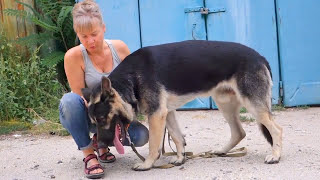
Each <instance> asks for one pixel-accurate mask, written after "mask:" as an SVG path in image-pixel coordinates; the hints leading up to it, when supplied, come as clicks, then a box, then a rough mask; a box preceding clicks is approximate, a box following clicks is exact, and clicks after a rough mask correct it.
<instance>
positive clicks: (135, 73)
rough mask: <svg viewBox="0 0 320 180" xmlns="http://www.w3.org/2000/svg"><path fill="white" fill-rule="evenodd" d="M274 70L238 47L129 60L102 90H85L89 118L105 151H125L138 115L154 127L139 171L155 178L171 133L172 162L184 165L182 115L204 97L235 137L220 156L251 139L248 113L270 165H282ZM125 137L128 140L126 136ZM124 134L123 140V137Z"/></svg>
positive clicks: (206, 46)
mask: <svg viewBox="0 0 320 180" xmlns="http://www.w3.org/2000/svg"><path fill="white" fill-rule="evenodd" d="M271 76H272V75H271V70H270V66H269V64H268V62H267V61H266V59H265V58H264V57H263V56H261V55H260V54H259V53H257V52H256V51H255V50H253V49H251V48H249V47H246V46H244V45H241V44H238V43H232V42H219V41H202V40H192V41H183V42H177V43H169V44H163V45H157V46H149V47H144V48H141V49H139V50H137V51H135V52H134V53H132V54H130V55H129V56H127V57H126V58H125V59H124V61H123V62H122V63H121V64H120V65H119V66H118V67H117V68H116V69H115V70H114V71H113V72H112V73H111V74H110V76H109V77H108V78H107V77H103V78H102V80H101V83H99V84H97V86H96V87H95V88H93V89H92V90H90V89H82V92H83V95H84V97H85V98H86V99H87V101H88V114H89V117H90V119H91V121H92V122H94V123H96V124H97V128H98V132H97V133H98V141H99V144H100V145H111V144H112V143H113V144H114V145H115V146H116V147H117V148H118V146H121V143H119V140H118V139H121V138H123V136H124V134H125V133H123V132H124V131H126V128H124V127H126V126H127V124H129V123H130V122H131V121H133V120H134V119H135V114H136V113H137V112H140V113H142V114H145V115H146V116H147V118H148V122H149V131H150V132H149V137H150V138H149V155H148V157H147V158H146V160H145V161H144V162H142V163H137V164H135V165H134V166H133V169H134V170H148V169H150V168H152V166H153V164H154V162H155V161H156V160H157V159H158V158H159V157H160V152H161V148H162V140H163V135H164V130H165V128H167V129H168V132H169V134H170V135H171V137H172V139H173V141H174V143H175V145H176V149H177V155H176V156H175V157H174V158H173V159H172V160H171V161H170V163H172V164H174V165H181V164H183V163H184V162H185V157H184V152H185V151H184V147H185V145H186V143H185V139H184V137H183V135H182V133H181V131H180V129H179V126H178V124H177V121H176V118H175V110H176V109H177V108H179V107H181V106H182V105H184V104H185V103H187V102H188V101H190V100H192V99H194V98H196V97H200V96H204V97H207V96H212V97H213V99H214V101H215V102H216V104H217V106H218V108H219V110H220V111H221V112H222V113H223V116H224V117H225V119H226V120H227V122H228V124H229V126H230V129H231V138H230V140H229V142H228V143H227V144H226V145H225V146H224V147H223V148H222V149H221V150H219V151H216V153H219V154H225V153H227V152H228V151H230V150H231V149H232V148H233V147H235V146H236V145H237V144H238V143H239V142H240V141H241V140H242V139H243V138H244V137H245V135H246V133H245V131H244V130H243V128H242V126H241V123H240V119H239V110H240V108H241V107H245V108H246V109H247V110H248V111H249V112H250V113H251V114H252V115H253V116H254V117H255V118H256V120H257V122H258V124H259V125H260V126H261V129H262V132H263V134H264V136H265V137H266V139H267V140H268V141H269V143H270V144H271V145H272V154H270V155H268V156H266V158H265V163H269V164H272V163H278V162H279V160H280V154H281V149H282V128H281V127H280V126H279V125H277V124H276V123H275V122H274V121H273V119H272V116H271V87H272V77H271ZM120 132H121V133H120ZM119 134H120V135H119Z"/></svg>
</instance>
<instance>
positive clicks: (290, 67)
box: [276, 0, 320, 106]
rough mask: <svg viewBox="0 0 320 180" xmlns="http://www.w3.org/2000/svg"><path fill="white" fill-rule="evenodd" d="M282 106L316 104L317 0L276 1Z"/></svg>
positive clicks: (319, 94) (319, 65)
mask: <svg viewBox="0 0 320 180" xmlns="http://www.w3.org/2000/svg"><path fill="white" fill-rule="evenodd" d="M276 6H277V14H278V29H279V47H280V59H281V61H280V62H281V63H280V64H281V77H282V82H283V97H284V98H283V103H284V105H285V106H297V105H309V104H320V53H319V50H320V45H319V42H320V23H319V21H320V20H319V19H320V14H319V7H320V1H319V0H308V1H301V0H291V1H290V2H288V1H286V0H277V1H276Z"/></svg>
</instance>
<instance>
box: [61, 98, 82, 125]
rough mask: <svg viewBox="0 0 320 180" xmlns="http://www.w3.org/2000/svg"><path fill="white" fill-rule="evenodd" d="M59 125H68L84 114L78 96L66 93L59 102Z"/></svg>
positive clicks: (80, 99)
mask: <svg viewBox="0 0 320 180" xmlns="http://www.w3.org/2000/svg"><path fill="white" fill-rule="evenodd" d="M59 113H60V122H61V124H63V125H64V124H69V123H71V122H70V121H72V120H73V119H76V118H75V116H83V114H84V113H85V105H84V102H83V100H82V98H81V96H79V95H78V94H75V93H66V94H64V95H63V97H62V98H61V100H60V105H59Z"/></svg>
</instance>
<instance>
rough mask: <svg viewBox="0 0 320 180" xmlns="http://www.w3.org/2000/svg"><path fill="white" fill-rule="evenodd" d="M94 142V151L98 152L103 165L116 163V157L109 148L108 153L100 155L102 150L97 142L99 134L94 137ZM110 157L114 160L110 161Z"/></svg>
mask: <svg viewBox="0 0 320 180" xmlns="http://www.w3.org/2000/svg"><path fill="white" fill-rule="evenodd" d="M92 141H93V149H94V150H95V151H96V152H97V154H98V160H99V161H100V162H101V163H112V162H114V161H116V157H115V156H114V155H113V154H112V153H111V152H110V149H109V148H107V150H108V152H105V153H103V154H101V155H100V153H99V149H100V148H98V142H97V134H94V135H93V137H92ZM110 157H112V158H111V159H109V158H110Z"/></svg>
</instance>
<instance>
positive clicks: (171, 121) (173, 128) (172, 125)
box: [166, 111, 186, 166]
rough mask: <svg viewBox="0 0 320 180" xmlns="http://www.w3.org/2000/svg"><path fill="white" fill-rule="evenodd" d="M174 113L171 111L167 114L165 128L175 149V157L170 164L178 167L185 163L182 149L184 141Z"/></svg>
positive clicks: (184, 144)
mask: <svg viewBox="0 0 320 180" xmlns="http://www.w3.org/2000/svg"><path fill="white" fill-rule="evenodd" d="M175 112H176V111H171V112H169V113H168V115H167V123H166V127H167V129H168V131H169V134H170V136H171V137H172V139H173V141H174V143H175V144H176V148H177V156H174V157H173V158H172V159H171V161H170V163H171V164H174V165H176V166H180V165H182V164H183V163H184V162H185V161H186V159H185V156H184V147H185V146H186V141H185V139H184V137H183V134H182V133H181V130H180V127H179V125H178V122H177V120H176V115H175Z"/></svg>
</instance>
